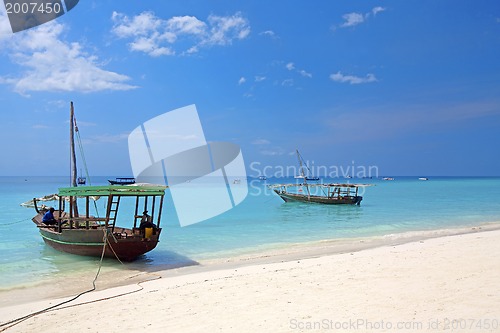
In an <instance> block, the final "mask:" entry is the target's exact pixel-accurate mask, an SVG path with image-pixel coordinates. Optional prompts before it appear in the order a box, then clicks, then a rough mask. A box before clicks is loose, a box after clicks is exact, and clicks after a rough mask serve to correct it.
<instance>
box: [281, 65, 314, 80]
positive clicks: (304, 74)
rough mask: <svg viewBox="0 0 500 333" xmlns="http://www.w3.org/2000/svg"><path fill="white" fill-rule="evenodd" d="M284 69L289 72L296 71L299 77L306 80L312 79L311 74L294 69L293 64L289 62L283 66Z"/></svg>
mask: <svg viewBox="0 0 500 333" xmlns="http://www.w3.org/2000/svg"><path fill="white" fill-rule="evenodd" d="M285 68H286V69H288V70H289V71H293V70H296V72H297V73H299V74H300V75H302V76H303V77H308V78H311V77H312V74H311V73H308V72H307V71H305V70H303V69H296V68H295V64H294V63H293V62H289V63H287V64H286V65H285Z"/></svg>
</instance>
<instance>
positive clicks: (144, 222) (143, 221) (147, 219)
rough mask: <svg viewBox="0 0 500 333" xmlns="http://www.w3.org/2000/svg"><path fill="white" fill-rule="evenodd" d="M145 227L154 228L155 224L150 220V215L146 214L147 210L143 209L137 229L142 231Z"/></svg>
mask: <svg viewBox="0 0 500 333" xmlns="http://www.w3.org/2000/svg"><path fill="white" fill-rule="evenodd" d="M146 228H156V225H155V224H154V223H153V222H151V216H149V215H148V211H147V210H145V211H144V212H143V213H142V219H141V224H140V225H139V229H141V231H143V232H144V229H146Z"/></svg>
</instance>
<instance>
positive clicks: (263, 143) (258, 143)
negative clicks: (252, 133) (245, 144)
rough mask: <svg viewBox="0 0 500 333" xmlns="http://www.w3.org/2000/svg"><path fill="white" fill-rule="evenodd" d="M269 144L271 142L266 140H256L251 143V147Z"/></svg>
mask: <svg viewBox="0 0 500 333" xmlns="http://www.w3.org/2000/svg"><path fill="white" fill-rule="evenodd" d="M270 143H271V142H270V141H269V140H266V139H256V140H253V141H252V144H253V145H268V144H270Z"/></svg>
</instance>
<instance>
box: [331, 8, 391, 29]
mask: <svg viewBox="0 0 500 333" xmlns="http://www.w3.org/2000/svg"><path fill="white" fill-rule="evenodd" d="M385 10H386V9H385V8H384V7H380V6H377V7H373V8H372V10H371V12H368V13H365V14H362V13H348V14H344V15H342V18H343V19H344V23H342V24H341V25H340V27H341V28H347V27H354V26H356V25H358V24H361V23H363V22H365V21H366V20H367V19H368V18H369V17H370V15H373V17H375V16H377V14H378V13H381V12H383V11H385Z"/></svg>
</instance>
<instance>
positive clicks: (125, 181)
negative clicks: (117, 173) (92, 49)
mask: <svg viewBox="0 0 500 333" xmlns="http://www.w3.org/2000/svg"><path fill="white" fill-rule="evenodd" d="M108 182H109V183H110V184H111V185H131V184H135V178H133V177H117V178H116V179H115V180H111V179H108Z"/></svg>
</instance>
